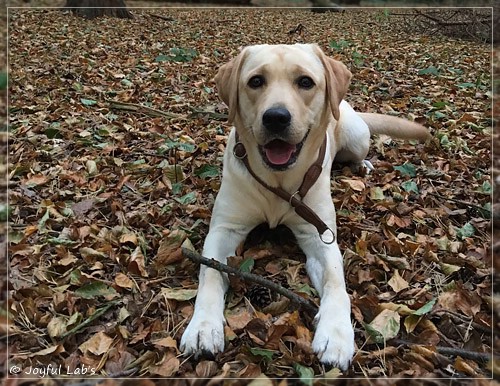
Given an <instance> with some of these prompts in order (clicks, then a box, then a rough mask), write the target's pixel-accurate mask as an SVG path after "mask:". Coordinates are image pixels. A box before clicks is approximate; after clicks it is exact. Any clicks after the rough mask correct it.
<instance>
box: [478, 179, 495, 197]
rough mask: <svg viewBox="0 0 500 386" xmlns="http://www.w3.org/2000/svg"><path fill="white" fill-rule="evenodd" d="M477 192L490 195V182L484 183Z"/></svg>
mask: <svg viewBox="0 0 500 386" xmlns="http://www.w3.org/2000/svg"><path fill="white" fill-rule="evenodd" d="M479 191H480V192H481V193H484V194H491V193H492V192H493V191H492V188H491V184H490V182H489V181H484V182H483V185H482V186H481V189H480V190H479Z"/></svg>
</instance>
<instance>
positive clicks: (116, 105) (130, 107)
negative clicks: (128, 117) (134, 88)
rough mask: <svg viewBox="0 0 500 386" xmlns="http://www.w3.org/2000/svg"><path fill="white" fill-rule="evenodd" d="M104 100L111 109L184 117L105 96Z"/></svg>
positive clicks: (172, 117) (168, 116)
mask: <svg viewBox="0 0 500 386" xmlns="http://www.w3.org/2000/svg"><path fill="white" fill-rule="evenodd" d="M104 101H105V102H107V103H109V107H110V108H112V109H117V110H126V111H134V112H138V113H142V114H145V115H149V116H152V117H166V118H169V119H184V118H185V117H184V116H183V115H179V114H174V113H169V112H166V111H161V110H157V109H154V108H152V107H148V106H144V105H140V104H137V103H126V102H119V101H114V100H112V99H106V98H104Z"/></svg>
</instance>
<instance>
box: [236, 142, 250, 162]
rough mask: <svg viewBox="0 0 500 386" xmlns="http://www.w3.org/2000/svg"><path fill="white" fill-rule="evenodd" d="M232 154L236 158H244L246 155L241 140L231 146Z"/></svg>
mask: <svg viewBox="0 0 500 386" xmlns="http://www.w3.org/2000/svg"><path fill="white" fill-rule="evenodd" d="M238 149H242V150H243V153H241V152H239V151H238ZM233 155H234V156H235V157H236V158H237V159H243V158H245V157H246V156H247V149H245V145H243V144H242V143H241V142H237V143H236V144H235V145H234V147H233Z"/></svg>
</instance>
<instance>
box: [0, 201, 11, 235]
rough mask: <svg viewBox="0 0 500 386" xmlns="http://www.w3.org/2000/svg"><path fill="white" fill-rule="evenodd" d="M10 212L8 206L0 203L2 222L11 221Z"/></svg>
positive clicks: (0, 218) (0, 219)
mask: <svg viewBox="0 0 500 386" xmlns="http://www.w3.org/2000/svg"><path fill="white" fill-rule="evenodd" d="M10 212H11V209H10V207H9V205H8V204H5V203H0V221H2V222H4V221H7V220H8V219H9V216H10ZM9 241H10V240H9Z"/></svg>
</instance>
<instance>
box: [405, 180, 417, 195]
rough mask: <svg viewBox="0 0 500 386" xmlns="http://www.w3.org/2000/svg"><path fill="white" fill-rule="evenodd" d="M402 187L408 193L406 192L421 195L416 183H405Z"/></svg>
mask: <svg viewBox="0 0 500 386" xmlns="http://www.w3.org/2000/svg"><path fill="white" fill-rule="evenodd" d="M401 187H402V188H403V189H404V190H405V191H406V192H413V193H417V194H418V193H419V190H418V186H417V184H416V183H415V181H405V182H403V183H402V184H401Z"/></svg>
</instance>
